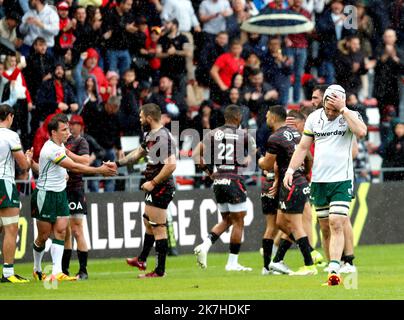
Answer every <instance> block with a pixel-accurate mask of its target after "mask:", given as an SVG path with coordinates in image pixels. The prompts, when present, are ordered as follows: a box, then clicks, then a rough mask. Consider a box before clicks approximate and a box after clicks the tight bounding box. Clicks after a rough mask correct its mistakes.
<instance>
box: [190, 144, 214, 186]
mask: <svg viewBox="0 0 404 320" xmlns="http://www.w3.org/2000/svg"><path fill="white" fill-rule="evenodd" d="M204 148H205V145H204V144H203V143H202V142H199V143H198V145H197V146H196V148H195V150H194V153H193V154H192V158H193V159H194V161H195V164H196V165H197V166H198V167H199V169H201V170H202V171H204V172H205V173H206V174H207V175H208V176H209V177H210V178H212V174H213V172H212V171H211V170H210V168H209V166H207V165H206V163H205V162H204V158H203V155H204V151H205V149H204Z"/></svg>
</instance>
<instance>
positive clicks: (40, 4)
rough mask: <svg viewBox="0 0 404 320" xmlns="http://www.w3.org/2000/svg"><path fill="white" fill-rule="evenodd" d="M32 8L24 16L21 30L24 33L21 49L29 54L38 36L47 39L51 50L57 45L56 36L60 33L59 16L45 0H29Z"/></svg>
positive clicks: (25, 54) (25, 53)
mask: <svg viewBox="0 0 404 320" xmlns="http://www.w3.org/2000/svg"><path fill="white" fill-rule="evenodd" d="M29 4H30V8H32V9H30V10H29V11H27V12H26V13H25V14H24V16H23V17H22V23H21V25H20V27H19V28H20V32H21V34H22V35H24V44H23V45H22V46H21V48H20V51H21V53H22V54H23V55H24V56H26V57H27V56H29V54H30V50H31V46H32V44H33V43H34V41H35V39H36V38H37V37H42V38H44V39H45V41H46V44H47V47H48V50H49V52H52V51H53V47H54V46H55V36H57V34H58V33H59V16H58V14H57V13H56V12H55V10H54V9H52V8H51V7H50V6H49V5H48V4H46V3H45V0H29Z"/></svg>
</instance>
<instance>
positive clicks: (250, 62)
mask: <svg viewBox="0 0 404 320" xmlns="http://www.w3.org/2000/svg"><path fill="white" fill-rule="evenodd" d="M264 59H265V57H264ZM257 69H261V60H260V58H258V56H257V55H256V54H255V53H254V52H251V53H250V54H249V55H248V56H247V59H246V62H245V67H244V72H243V76H244V79H246V81H245V82H246V83H247V84H250V78H251V77H250V76H251V74H252V73H253V72H254V71H255V70H257Z"/></svg>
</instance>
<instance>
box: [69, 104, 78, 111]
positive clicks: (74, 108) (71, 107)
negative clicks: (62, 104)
mask: <svg viewBox="0 0 404 320" xmlns="http://www.w3.org/2000/svg"><path fill="white" fill-rule="evenodd" d="M70 110H72V111H73V112H76V111H77V110H79V105H78V104H77V103H72V104H71V105H70Z"/></svg>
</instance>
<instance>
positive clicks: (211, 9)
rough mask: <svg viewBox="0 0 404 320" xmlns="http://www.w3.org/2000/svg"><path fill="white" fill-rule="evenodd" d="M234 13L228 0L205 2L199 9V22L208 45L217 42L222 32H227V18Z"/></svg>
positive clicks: (209, 0) (208, 0)
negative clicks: (216, 38)
mask: <svg viewBox="0 0 404 320" xmlns="http://www.w3.org/2000/svg"><path fill="white" fill-rule="evenodd" d="M232 13H233V10H232V9H231V7H230V4H229V1H228V0H203V1H202V3H201V5H200V7H199V20H200V21H201V22H202V23H203V29H202V30H203V33H204V38H205V41H204V43H205V44H206V45H207V44H208V43H213V42H214V41H215V37H216V35H217V34H218V33H219V32H220V31H226V17H229V16H230V15H231V14H232Z"/></svg>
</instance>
